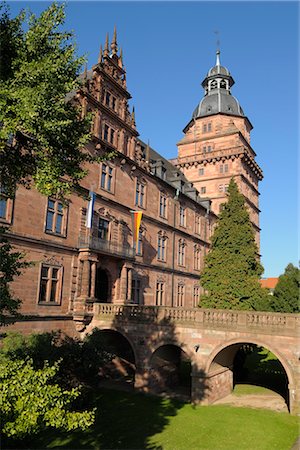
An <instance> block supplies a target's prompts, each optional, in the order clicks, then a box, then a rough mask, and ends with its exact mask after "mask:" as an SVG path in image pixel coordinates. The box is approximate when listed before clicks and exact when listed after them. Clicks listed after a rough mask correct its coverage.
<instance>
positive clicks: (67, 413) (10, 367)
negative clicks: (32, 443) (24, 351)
mask: <svg viewBox="0 0 300 450" xmlns="http://www.w3.org/2000/svg"><path fill="white" fill-rule="evenodd" d="M58 369H59V363H58V362H56V363H54V364H53V365H52V366H49V365H48V363H45V365H44V367H43V368H42V369H35V368H34V367H33V365H32V361H31V360H30V359H27V360H15V361H14V360H10V359H3V358H2V359H1V361H0V409H1V431H2V433H4V434H6V435H7V436H10V437H13V438H16V439H20V438H24V437H25V436H28V435H32V434H36V433H38V432H40V431H42V430H43V429H45V428H48V427H52V428H56V429H62V430H66V431H70V430H74V429H81V430H85V429H86V428H88V427H89V426H90V425H91V424H92V423H93V422H94V416H95V414H94V411H82V412H78V411H72V410H71V408H72V404H73V402H74V401H75V400H76V399H77V398H78V397H79V395H80V390H79V389H78V388H73V389H71V390H69V391H68V390H65V389H62V388H61V387H60V386H59V385H58V384H55V383H53V378H54V377H55V375H56V373H57V371H58Z"/></svg>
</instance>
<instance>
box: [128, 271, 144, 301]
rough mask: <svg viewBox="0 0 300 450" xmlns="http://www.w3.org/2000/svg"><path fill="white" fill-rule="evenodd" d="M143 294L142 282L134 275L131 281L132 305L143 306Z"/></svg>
mask: <svg viewBox="0 0 300 450" xmlns="http://www.w3.org/2000/svg"><path fill="white" fill-rule="evenodd" d="M141 293H142V280H141V278H140V277H139V276H138V275H137V274H134V275H133V276H132V280H131V299H130V303H131V304H133V305H140V304H141Z"/></svg>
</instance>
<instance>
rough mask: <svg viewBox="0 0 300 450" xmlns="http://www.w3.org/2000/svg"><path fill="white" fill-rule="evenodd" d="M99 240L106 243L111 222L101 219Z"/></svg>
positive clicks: (99, 222) (99, 221)
mask: <svg viewBox="0 0 300 450" xmlns="http://www.w3.org/2000/svg"><path fill="white" fill-rule="evenodd" d="M97 231H98V233H97V234H98V238H99V239H102V240H104V241H107V240H108V231H109V221H108V220H105V219H102V217H99V220H98V230H97Z"/></svg>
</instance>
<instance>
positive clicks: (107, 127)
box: [103, 125, 109, 141]
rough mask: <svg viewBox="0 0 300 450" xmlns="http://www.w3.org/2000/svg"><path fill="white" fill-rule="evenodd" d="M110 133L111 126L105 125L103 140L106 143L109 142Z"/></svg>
mask: <svg viewBox="0 0 300 450" xmlns="http://www.w3.org/2000/svg"><path fill="white" fill-rule="evenodd" d="M108 132H109V126H108V125H104V129H103V139H104V140H105V141H108Z"/></svg>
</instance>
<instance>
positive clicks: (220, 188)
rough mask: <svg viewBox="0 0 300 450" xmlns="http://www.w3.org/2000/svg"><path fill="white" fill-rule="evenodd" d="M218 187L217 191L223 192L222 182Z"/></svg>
mask: <svg viewBox="0 0 300 450" xmlns="http://www.w3.org/2000/svg"><path fill="white" fill-rule="evenodd" d="M218 189H219V192H223V189H224V185H223V184H219V186H218Z"/></svg>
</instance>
